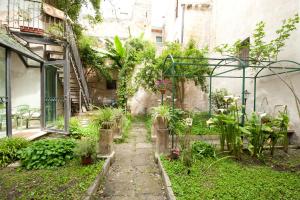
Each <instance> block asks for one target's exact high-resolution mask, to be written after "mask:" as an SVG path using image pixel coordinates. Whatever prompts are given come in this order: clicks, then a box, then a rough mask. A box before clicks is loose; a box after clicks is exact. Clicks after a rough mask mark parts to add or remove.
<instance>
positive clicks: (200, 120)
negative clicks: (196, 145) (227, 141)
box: [191, 112, 220, 135]
mask: <svg viewBox="0 0 300 200" xmlns="http://www.w3.org/2000/svg"><path fill="white" fill-rule="evenodd" d="M192 116H193V126H192V130H191V131H192V132H191V133H192V135H216V134H220V130H219V128H218V127H215V126H213V127H209V126H207V124H206V122H207V120H209V118H210V115H209V113H208V112H195V113H193V114H192Z"/></svg>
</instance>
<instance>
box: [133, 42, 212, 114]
mask: <svg viewBox="0 0 300 200" xmlns="http://www.w3.org/2000/svg"><path fill="white" fill-rule="evenodd" d="M206 54H207V49H201V50H200V49H198V48H197V43H196V42H195V41H194V40H190V41H189V42H188V44H187V45H186V47H182V46H181V45H180V44H179V43H177V42H173V43H168V44H167V45H166V48H165V49H164V50H163V52H162V54H161V55H160V56H159V57H158V58H156V59H155V60H153V62H152V63H148V64H146V65H145V67H144V68H143V69H142V70H141V71H140V72H139V73H138V76H137V82H138V84H139V85H140V86H142V87H143V88H145V89H148V90H150V91H153V92H157V87H156V85H155V83H156V81H157V80H159V79H161V77H162V73H163V72H164V71H166V70H167V69H168V68H169V67H170V65H164V60H165V58H166V57H167V56H168V55H172V56H174V57H176V56H181V57H194V58H198V59H191V60H188V62H191V63H193V65H189V66H180V65H178V66H176V68H175V74H177V75H179V74H185V75H186V76H182V77H180V76H176V77H175V88H176V98H177V99H178V100H179V104H180V107H181V108H182V109H183V107H184V106H183V104H184V98H185V85H186V83H187V82H189V81H193V82H194V83H195V85H197V86H200V87H201V89H202V91H205V92H206V91H207V83H206V78H205V75H207V74H208V73H209V72H210V70H209V67H208V66H205V64H208V61H207V59H205V55H206ZM199 58H203V59H199ZM184 61H187V60H184ZM196 64H200V65H201V66H199V65H198V66H197V65H196Z"/></svg>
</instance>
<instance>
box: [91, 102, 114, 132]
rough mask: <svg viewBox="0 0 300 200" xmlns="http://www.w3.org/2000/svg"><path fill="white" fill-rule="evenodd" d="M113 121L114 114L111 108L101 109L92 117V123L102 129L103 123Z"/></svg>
mask: <svg viewBox="0 0 300 200" xmlns="http://www.w3.org/2000/svg"><path fill="white" fill-rule="evenodd" d="M113 120H114V112H113V109H112V108H109V107H107V108H102V109H99V111H98V113H97V114H96V116H95V117H94V120H93V122H94V123H95V124H96V125H97V126H99V128H100V127H102V124H103V122H112V123H113Z"/></svg>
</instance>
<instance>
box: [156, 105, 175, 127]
mask: <svg viewBox="0 0 300 200" xmlns="http://www.w3.org/2000/svg"><path fill="white" fill-rule="evenodd" d="M159 117H160V118H161V119H162V120H163V122H164V123H165V124H167V123H168V122H169V121H170V120H171V111H170V107H169V106H167V105H160V106H157V107H153V109H152V119H153V121H154V120H156V119H157V118H159Z"/></svg>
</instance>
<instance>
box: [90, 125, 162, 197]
mask: <svg viewBox="0 0 300 200" xmlns="http://www.w3.org/2000/svg"><path fill="white" fill-rule="evenodd" d="M146 137H147V131H146V128H145V126H144V124H143V123H134V124H133V127H132V131H131V133H130V135H129V139H128V140H127V141H128V143H123V144H117V145H115V146H114V148H115V152H116V159H115V162H114V163H113V165H112V166H111V168H110V171H109V173H108V176H107V178H106V181H105V184H104V186H100V187H102V188H99V190H101V189H102V190H103V191H102V192H99V193H98V192H97V194H99V195H98V196H97V195H96V196H95V199H107V200H108V199H109V200H115V199H117V200H127V199H128V200H165V199H166V196H165V191H164V188H163V184H162V180H161V177H160V175H159V170H158V167H157V165H156V164H155V162H154V156H153V146H152V144H151V143H147V142H146V141H147V140H146ZM103 187H104V188H103Z"/></svg>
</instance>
